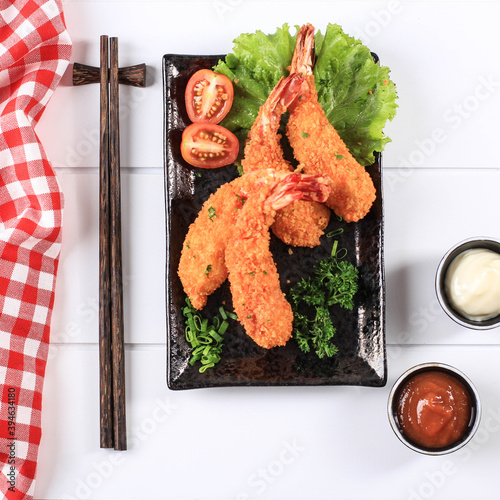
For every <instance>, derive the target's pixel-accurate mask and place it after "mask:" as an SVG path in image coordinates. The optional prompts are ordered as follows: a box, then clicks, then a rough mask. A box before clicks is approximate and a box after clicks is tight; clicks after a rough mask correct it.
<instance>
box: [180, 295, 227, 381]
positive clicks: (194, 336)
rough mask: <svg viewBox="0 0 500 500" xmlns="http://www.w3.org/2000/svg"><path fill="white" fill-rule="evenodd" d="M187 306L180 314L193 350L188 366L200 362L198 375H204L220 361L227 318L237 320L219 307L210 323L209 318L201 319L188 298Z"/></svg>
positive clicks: (187, 339) (186, 336)
mask: <svg viewBox="0 0 500 500" xmlns="http://www.w3.org/2000/svg"><path fill="white" fill-rule="evenodd" d="M186 304H187V306H186V307H184V308H183V309H182V314H183V315H184V317H185V323H186V326H185V338H186V341H187V342H188V343H189V345H190V346H191V348H192V349H193V350H192V352H191V358H190V360H189V364H190V365H191V366H193V365H194V364H195V363H196V362H200V363H201V366H200V368H199V372H200V373H204V372H205V371H206V370H208V369H209V368H213V367H214V366H215V365H216V364H217V363H218V362H219V361H220V359H221V357H220V353H221V351H222V345H223V342H224V337H223V335H224V333H226V331H227V329H228V327H229V322H228V321H227V319H228V318H231V319H233V320H235V319H237V316H236V314H234V313H231V312H228V311H225V310H224V308H223V307H222V306H221V307H219V313H220V316H221V317H222V320H221V318H220V317H219V316H214V317H213V318H212V320H211V321H210V319H209V318H202V316H201V314H200V313H199V311H197V310H196V309H195V308H194V307H193V306H192V304H191V302H190V300H189V298H186Z"/></svg>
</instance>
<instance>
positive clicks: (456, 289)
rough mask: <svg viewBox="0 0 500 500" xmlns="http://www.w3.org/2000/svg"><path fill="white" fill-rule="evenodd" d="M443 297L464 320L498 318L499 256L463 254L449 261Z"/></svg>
mask: <svg viewBox="0 0 500 500" xmlns="http://www.w3.org/2000/svg"><path fill="white" fill-rule="evenodd" d="M445 288H446V295H447V296H448V299H449V300H450V302H451V305H452V306H453V308H454V309H455V310H456V311H458V312H459V313H460V314H462V316H465V317H466V318H469V319H472V320H475V321H483V320H486V319H490V318H494V317H495V316H497V315H498V314H500V254H498V253H496V252H493V251H492V250H488V249H486V248H474V249H471V250H466V251H465V252H462V253H461V254H460V255H458V256H457V257H455V259H453V261H452V263H451V264H450V266H449V268H448V271H447V273H446V277H445Z"/></svg>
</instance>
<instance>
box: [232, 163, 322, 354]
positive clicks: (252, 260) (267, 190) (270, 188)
mask: <svg viewBox="0 0 500 500" xmlns="http://www.w3.org/2000/svg"><path fill="white" fill-rule="evenodd" d="M242 179H243V180H244V183H243V184H240V185H239V188H240V197H241V199H242V200H244V204H243V208H242V209H241V211H239V213H238V217H237V220H236V224H235V226H234V228H232V234H231V237H230V240H229V241H228V244H227V246H226V265H227V268H228V270H229V282H230V285H231V294H232V298H233V307H234V310H235V312H236V314H237V315H238V319H239V321H240V322H241V323H242V324H243V326H244V328H245V331H246V333H247V334H248V335H249V336H250V337H251V338H252V339H253V340H254V341H255V342H256V343H257V344H258V345H260V346H261V347H265V348H267V349H269V348H271V347H275V346H282V345H285V344H286V342H287V341H288V339H289V338H290V337H291V334H292V324H293V312H292V308H291V306H290V304H289V303H288V302H287V300H286V299H285V296H284V294H283V292H282V291H281V288H280V282H279V275H278V271H277V269H276V264H275V263H274V260H273V257H272V254H271V251H270V249H269V243H270V235H269V227H270V226H271V224H272V223H273V222H274V219H275V216H276V213H277V211H280V210H282V209H283V208H284V207H286V206H288V205H290V204H294V203H293V202H295V203H297V201H298V200H308V201H315V202H320V203H322V202H323V201H325V200H326V198H327V197H328V194H329V192H330V189H329V187H328V180H327V179H326V178H325V177H324V176H318V175H304V174H299V173H289V172H277V171H275V170H272V169H267V170H260V171H259V170H257V171H254V172H252V173H249V174H245V175H244V176H243V177H242Z"/></svg>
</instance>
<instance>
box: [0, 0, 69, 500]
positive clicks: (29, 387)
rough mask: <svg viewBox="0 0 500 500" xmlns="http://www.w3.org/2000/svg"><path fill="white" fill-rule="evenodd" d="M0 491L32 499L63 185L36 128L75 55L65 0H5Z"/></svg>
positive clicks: (0, 8) (0, 56)
mask: <svg viewBox="0 0 500 500" xmlns="http://www.w3.org/2000/svg"><path fill="white" fill-rule="evenodd" d="M0 42H1V45H0V391H1V400H0V493H1V495H2V498H6V499H9V500H11V499H16V500H18V499H22V498H26V499H31V498H32V497H33V491H34V486H35V473H36V464H37V456H38V446H39V443H40V436H41V409H42V386H43V380H44V375H45V365H46V361H47V351H48V343H49V333H50V319H51V313H52V305H53V301H54V286H55V280H56V274H57V264H58V259H59V251H60V244H61V222H62V194H61V192H60V189H59V186H58V184H57V180H56V177H55V174H54V171H53V169H52V167H51V164H50V162H49V161H48V160H47V157H46V155H45V151H44V149H43V147H42V145H41V144H40V142H39V140H38V137H37V135H36V133H35V131H34V127H35V126H36V124H37V122H38V120H39V119H40V117H41V115H42V113H43V111H44V109H45V106H46V104H47V102H48V100H49V99H50V97H51V95H52V93H53V92H54V89H55V88H56V86H57V84H58V83H59V80H60V79H61V77H62V75H63V73H64V71H65V69H66V67H67V65H68V62H69V57H70V54H71V40H70V38H69V36H68V33H67V31H66V26H65V24H64V17H63V14H62V4H61V1H60V0H10V1H7V0H0Z"/></svg>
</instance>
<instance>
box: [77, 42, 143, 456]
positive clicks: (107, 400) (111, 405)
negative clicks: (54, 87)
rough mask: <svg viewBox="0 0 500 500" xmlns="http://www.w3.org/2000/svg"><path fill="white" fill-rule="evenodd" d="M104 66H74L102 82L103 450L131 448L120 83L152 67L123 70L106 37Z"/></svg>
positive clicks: (135, 81) (85, 78) (87, 78)
mask: <svg viewBox="0 0 500 500" xmlns="http://www.w3.org/2000/svg"><path fill="white" fill-rule="evenodd" d="M100 41H101V44H100V53H101V62H100V67H99V68H96V67H94V66H87V65H85V64H81V63H74V65H73V85H87V84H90V83H98V82H99V83H100V88H101V99H100V102H101V115H100V147H99V172H100V174H99V190H100V199H99V375H100V382H99V387H100V417H101V448H114V449H115V450H126V449H127V431H126V419H125V362H124V339H123V281H122V247H121V209H120V206H121V202H120V130H119V97H118V88H119V84H123V85H130V86H133V87H145V86H146V65H145V64H137V65H135V66H127V67H125V68H118V38H116V37H110V38H108V36H107V35H102V36H101V40H100Z"/></svg>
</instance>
